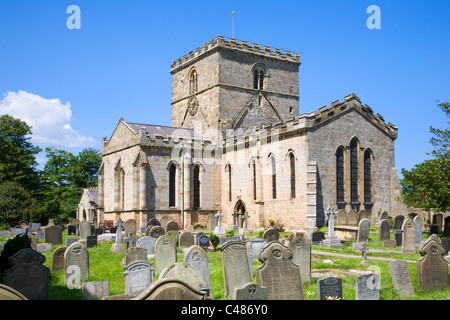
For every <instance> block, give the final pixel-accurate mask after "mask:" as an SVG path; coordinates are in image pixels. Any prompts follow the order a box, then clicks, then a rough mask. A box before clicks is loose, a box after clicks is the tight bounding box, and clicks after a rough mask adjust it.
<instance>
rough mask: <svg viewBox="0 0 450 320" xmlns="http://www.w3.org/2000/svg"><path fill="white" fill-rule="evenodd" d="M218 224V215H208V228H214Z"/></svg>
mask: <svg viewBox="0 0 450 320" xmlns="http://www.w3.org/2000/svg"><path fill="white" fill-rule="evenodd" d="M216 226H217V217H216V216H215V215H214V214H212V213H211V214H209V215H208V218H207V220H206V228H207V229H208V230H214V228H215V227H216Z"/></svg>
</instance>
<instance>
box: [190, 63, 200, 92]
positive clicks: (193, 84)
mask: <svg viewBox="0 0 450 320" xmlns="http://www.w3.org/2000/svg"><path fill="white" fill-rule="evenodd" d="M197 90H198V76H197V71H196V70H195V69H194V70H192V71H191V73H190V75H189V94H191V95H192V94H194V93H196V92H197Z"/></svg>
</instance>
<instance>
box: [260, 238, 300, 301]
mask: <svg viewBox="0 0 450 320" xmlns="http://www.w3.org/2000/svg"><path fill="white" fill-rule="evenodd" d="M258 259H259V261H261V262H262V265H261V266H259V267H258V268H257V269H256V271H255V273H256V281H257V283H258V284H259V285H260V286H262V287H266V288H267V290H268V291H267V299H268V300H304V296H303V287H302V281H301V278H300V267H298V266H297V265H295V264H294V263H293V262H292V252H291V250H289V249H288V248H287V247H285V246H284V245H282V244H281V243H280V242H278V241H272V242H269V243H268V244H267V245H266V246H265V247H264V248H263V249H262V250H261V251H260V252H259V256H258Z"/></svg>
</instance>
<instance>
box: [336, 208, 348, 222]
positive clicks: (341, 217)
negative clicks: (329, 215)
mask: <svg viewBox="0 0 450 320" xmlns="http://www.w3.org/2000/svg"><path fill="white" fill-rule="evenodd" d="M336 225H337V226H346V225H347V212H345V210H344V209H340V210H338V212H337V214H336Z"/></svg>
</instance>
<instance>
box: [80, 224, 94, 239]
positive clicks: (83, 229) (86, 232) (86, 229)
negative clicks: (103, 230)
mask: <svg viewBox="0 0 450 320" xmlns="http://www.w3.org/2000/svg"><path fill="white" fill-rule="evenodd" d="M78 232H79V234H80V239H81V240H86V239H87V237H88V236H90V235H92V233H91V224H90V223H89V222H87V221H86V220H83V221H81V222H80V225H79V229H78Z"/></svg>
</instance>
